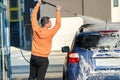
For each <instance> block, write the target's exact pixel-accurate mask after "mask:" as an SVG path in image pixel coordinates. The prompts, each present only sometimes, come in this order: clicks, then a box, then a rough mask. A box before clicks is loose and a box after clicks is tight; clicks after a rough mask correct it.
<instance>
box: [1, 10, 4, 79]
mask: <svg viewBox="0 0 120 80" xmlns="http://www.w3.org/2000/svg"><path fill="white" fill-rule="evenodd" d="M1 9H2V10H1V14H0V16H1V24H0V25H1V43H2V70H3V71H2V72H3V73H2V78H3V80H5V64H4V63H5V62H4V47H3V46H4V43H3V42H4V41H3V27H4V26H3V19H4V16H3V12H4V11H3V8H1Z"/></svg>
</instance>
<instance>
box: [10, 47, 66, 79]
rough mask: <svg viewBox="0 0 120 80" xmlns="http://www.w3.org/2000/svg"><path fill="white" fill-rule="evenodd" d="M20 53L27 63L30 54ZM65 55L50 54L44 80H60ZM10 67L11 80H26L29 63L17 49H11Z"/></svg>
mask: <svg viewBox="0 0 120 80" xmlns="http://www.w3.org/2000/svg"><path fill="white" fill-rule="evenodd" d="M22 53H23V55H24V56H25V58H26V59H27V60H28V61H29V59H30V55H31V52H30V51H27V50H22ZM65 55H66V54H64V53H61V52H51V53H50V56H49V67H48V70H47V74H46V80H62V70H63V69H62V67H63V63H64V58H65ZM11 65H12V77H13V80H27V78H28V76H29V63H28V62H27V61H25V59H24V58H23V56H22V54H21V52H20V49H19V48H14V47H12V48H11Z"/></svg>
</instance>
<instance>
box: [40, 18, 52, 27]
mask: <svg viewBox="0 0 120 80" xmlns="http://www.w3.org/2000/svg"><path fill="white" fill-rule="evenodd" d="M49 19H50V17H48V16H44V17H42V18H41V21H40V22H41V26H42V27H43V26H44V25H45V24H46V23H48V22H49Z"/></svg>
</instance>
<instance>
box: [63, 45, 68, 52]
mask: <svg viewBox="0 0 120 80" xmlns="http://www.w3.org/2000/svg"><path fill="white" fill-rule="evenodd" d="M61 49H62V52H69V46H64V47H62V48H61Z"/></svg>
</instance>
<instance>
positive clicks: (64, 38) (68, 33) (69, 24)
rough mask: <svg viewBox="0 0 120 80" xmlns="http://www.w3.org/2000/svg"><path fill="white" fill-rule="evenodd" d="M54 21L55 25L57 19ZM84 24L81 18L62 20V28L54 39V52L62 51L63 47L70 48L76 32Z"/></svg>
mask: <svg viewBox="0 0 120 80" xmlns="http://www.w3.org/2000/svg"><path fill="white" fill-rule="evenodd" d="M51 20H52V23H53V24H52V25H54V24H55V19H54V18H53V19H51ZM82 24H83V19H82V18H80V17H64V18H62V19H61V28H60V29H59V31H58V33H57V34H56V35H55V36H54V38H53V43H52V50H61V47H62V46H66V45H67V46H70V45H71V42H72V40H73V37H74V35H75V32H76V31H77V30H78V28H79V27H80V26H81V25H82Z"/></svg>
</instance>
